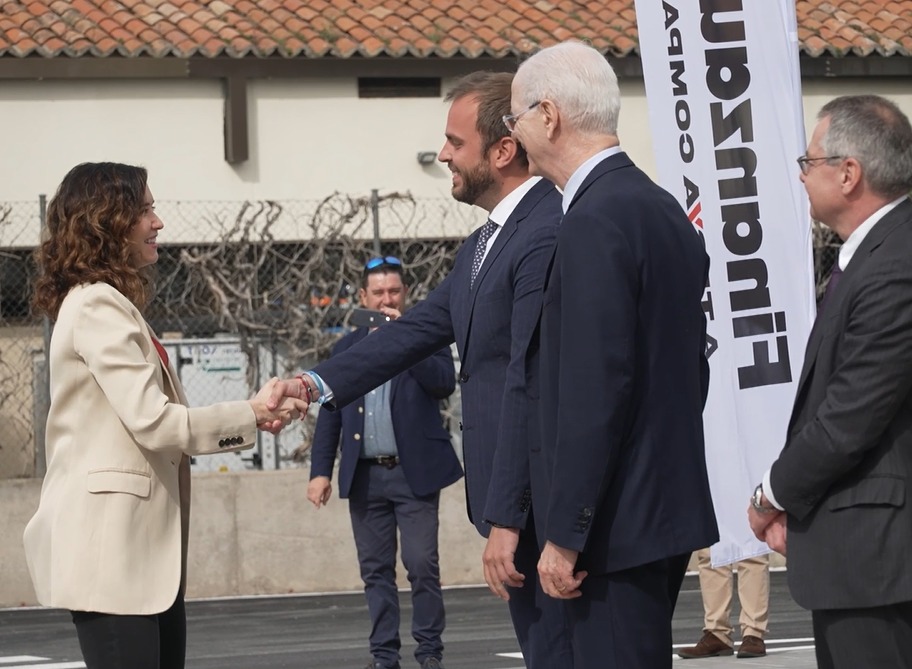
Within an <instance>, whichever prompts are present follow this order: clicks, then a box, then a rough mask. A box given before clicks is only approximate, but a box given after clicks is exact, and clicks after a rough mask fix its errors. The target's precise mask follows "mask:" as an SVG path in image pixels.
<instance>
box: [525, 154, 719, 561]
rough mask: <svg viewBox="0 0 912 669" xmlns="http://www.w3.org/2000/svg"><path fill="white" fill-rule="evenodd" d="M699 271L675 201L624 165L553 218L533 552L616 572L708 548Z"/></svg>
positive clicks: (594, 176) (606, 172)
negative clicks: (555, 551) (543, 548)
mask: <svg viewBox="0 0 912 669" xmlns="http://www.w3.org/2000/svg"><path fill="white" fill-rule="evenodd" d="M708 267H709V264H708V258H707V256H706V253H705V251H704V248H703V244H702V240H701V239H700V237H699V235H698V234H697V232H696V231H695V230H694V228H693V226H692V225H691V223H690V222H689V221H688V219H687V215H686V214H685V213H684V211H683V210H682V209H681V207H680V205H679V204H678V203H677V202H676V201H675V199H674V198H673V197H672V196H671V195H670V194H669V193H667V192H666V191H664V190H662V189H661V188H659V187H658V186H657V185H656V184H654V183H653V182H652V181H651V180H650V179H649V177H647V176H646V175H645V174H644V173H643V172H641V171H640V170H639V169H637V168H636V167H635V166H634V165H633V163H632V162H631V161H630V159H629V158H628V157H627V155H626V154H624V153H620V154H617V155H613V156H611V157H609V158H606V159H605V160H604V161H602V162H601V163H599V164H598V165H597V166H596V167H595V169H594V170H593V171H592V172H591V173H590V174H589V175H588V176H587V178H586V179H585V180H584V181H583V183H582V185H581V187H580V189H579V191H578V192H577V193H576V195H575V197H574V199H573V201H572V202H571V203H570V207H569V209H568V211H567V213H566V215H565V216H564V219H563V221H562V223H561V226H560V230H559V232H558V236H557V245H556V247H555V251H554V257H553V259H552V263H551V267H550V270H549V273H548V277H547V279H546V286H545V294H544V301H543V306H542V314H541V325H540V330H539V335H540V337H539V339H538V340H537V342H538V343H540V349H539V348H538V346H537V345H536V343H533V346H532V348H531V349H530V353H531V354H532V355H533V356H534V355H536V354H540V374H541V375H540V377H536V378H534V379H533V383H532V384H531V387H530V392H531V393H532V394H533V395H537V396H539V397H540V402H539V403H538V410H539V411H540V413H541V426H542V429H541V437H542V440H541V444H540V449H539V448H537V447H536V448H535V452H534V453H533V472H536V473H538V474H539V478H538V479H537V480H535V481H533V486H532V490H533V505H532V508H533V509H534V511H535V523H536V527H537V528H540V530H539V537H540V539H541V540H550V541H551V542H552V543H554V544H556V545H558V546H562V547H564V548H569V549H572V550H576V551H580V556H579V559H578V562H577V569H585V570H588V571H589V572H590V573H592V574H605V573H610V572H614V571H619V570H623V569H627V568H631V567H635V566H638V565H643V564H647V563H650V562H654V561H657V560H661V559H665V558H670V557H677V556H679V555H681V554H683V553H689V552H690V551H692V550H696V549H698V548H703V547H706V546H709V545H711V544H713V543H715V542H716V541H717V540H718V538H719V535H718V530H717V528H716V522H715V515H714V513H713V506H712V500H711V497H710V491H709V482H708V477H707V474H706V462H705V456H704V446H703V423H702V410H703V403H704V401H705V399H706V393H707V388H708V381H709V370H708V364H707V360H706V356H705V350H706V319H705V316H704V313H703V309H702V305H701V301H702V296H703V291H704V288H705V286H706V277H707V273H708Z"/></svg>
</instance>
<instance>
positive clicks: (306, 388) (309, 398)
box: [298, 374, 320, 404]
mask: <svg viewBox="0 0 912 669" xmlns="http://www.w3.org/2000/svg"><path fill="white" fill-rule="evenodd" d="M298 380H299V381H300V382H301V385H302V386H304V392H306V393H307V401H308V402H310V403H311V404H313V403H314V402H316V401H317V400H319V399H320V390H319V389H318V388H315V387H313V386H311V385H310V384H309V383H307V381H305V380H304V375H303V374H298ZM314 391H316V392H317V396H316V397H314V396H313V394H314Z"/></svg>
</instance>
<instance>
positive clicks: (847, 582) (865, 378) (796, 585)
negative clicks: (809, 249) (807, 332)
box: [770, 199, 912, 609]
mask: <svg viewBox="0 0 912 669" xmlns="http://www.w3.org/2000/svg"><path fill="white" fill-rule="evenodd" d="M910 482H912V202H910V201H909V200H908V199H906V200H905V201H904V202H902V203H901V204H900V205H899V206H897V207H896V208H894V209H893V210H892V211H890V212H889V213H888V214H887V215H886V216H884V217H883V218H882V219H881V220H880V221H878V222H877V223H876V224H875V225H874V227H873V228H871V230H870V231H869V232H868V234H867V236H866V237H865V238H864V239H863V240H862V242H861V244H860V245H859V247H858V249H857V250H856V251H855V254H854V255H853V256H852V260H851V261H850V262H849V264H848V266H846V268H845V272H844V273H843V275H842V279H841V280H840V282H839V285H838V287H837V288H836V290H835V292H834V293H833V294H832V295H830V297H829V298H828V302H827V305H826V310H825V311H824V312H822V313H821V314H820V315H819V316H818V318H817V322H816V323H815V324H814V329H813V330H812V331H811V336H810V338H809V340H808V345H807V351H806V353H805V358H804V367H803V369H802V370H801V377H800V379H799V381H798V389H797V395H796V398H795V405H794V408H793V410H792V417H791V421H790V422H789V428H788V435H787V438H786V444H785V448H784V449H783V451H782V453H781V454H780V455H779V458H778V459H777V460H776V462H775V463H773V466H772V470H771V471H770V486H771V487H772V493H773V495H774V496H775V498H776V501H777V502H778V503H779V504H781V505H782V506H783V507H785V510H786V511H787V512H788V580H789V587H790V589H791V591H792V596H793V597H794V598H795V601H796V602H798V603H799V604H800V605H801V606H803V607H805V608H808V609H844V608H868V607H875V606H884V605H888V604H896V603H900V602H910V601H912V569H910V567H909V561H910V557H912V499H910V495H909V490H910Z"/></svg>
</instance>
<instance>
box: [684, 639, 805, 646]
mask: <svg viewBox="0 0 912 669" xmlns="http://www.w3.org/2000/svg"><path fill="white" fill-rule="evenodd" d="M764 641H766V645H767V646H768V645H770V644H781V643H813V641H814V637H802V638H795V639H764ZM693 645H694V644H692V643H676V644H673V645H672V648H687V647H688V646H693ZM739 645H740V643H737V644H735V647H738V646H739Z"/></svg>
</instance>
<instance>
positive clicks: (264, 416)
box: [249, 377, 308, 433]
mask: <svg viewBox="0 0 912 669" xmlns="http://www.w3.org/2000/svg"><path fill="white" fill-rule="evenodd" d="M278 383H281V381H280V380H279V379H278V377H275V378H272V379H270V380H269V382H268V383H267V384H266V385H264V386H263V387H262V388H260V391H259V392H258V393H257V394H256V395H255V396H254V397H253V399H251V400H249V402H250V406H251V407H252V408H253V412H254V414H256V423H257V427H260V428H261V429H269V431H270V432H273V433H275V432H278V430H277V429H275V428H276V426H278V425H281V427H284V426H286V425H288V424H289V423H290V422H291V421H293V420H295V419H296V418H303V416H304V415H305V414H306V413H307V408H308V403H307V401H306V400H302V399H298V398H296V397H285V398H284V399H283V400H282V401H281V402H280V403H279V405H278V406H277V407H276V408H275V409H269V407H268V406H267V402H268V401H269V398H270V397H271V396H272V393H273V390H274V388H275V386H276V384H278Z"/></svg>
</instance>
